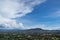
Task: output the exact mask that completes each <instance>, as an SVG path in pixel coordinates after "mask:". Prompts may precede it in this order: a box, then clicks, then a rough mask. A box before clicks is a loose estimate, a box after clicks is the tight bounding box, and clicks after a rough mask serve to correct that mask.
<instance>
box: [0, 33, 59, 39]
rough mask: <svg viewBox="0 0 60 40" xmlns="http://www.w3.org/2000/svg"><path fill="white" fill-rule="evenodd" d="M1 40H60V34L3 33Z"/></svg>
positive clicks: (0, 34) (0, 35) (0, 36)
mask: <svg viewBox="0 0 60 40" xmlns="http://www.w3.org/2000/svg"><path fill="white" fill-rule="evenodd" d="M0 40H60V35H59V34H49V33H46V34H45V33H41V34H40V33H31V34H29V33H20V32H2V33H0Z"/></svg>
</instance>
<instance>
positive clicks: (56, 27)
mask: <svg viewBox="0 0 60 40" xmlns="http://www.w3.org/2000/svg"><path fill="white" fill-rule="evenodd" d="M31 28H41V29H43V30H60V25H59V24H55V25H46V24H37V25H33V26H30V27H26V29H31Z"/></svg>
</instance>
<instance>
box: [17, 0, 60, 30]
mask: <svg viewBox="0 0 60 40" xmlns="http://www.w3.org/2000/svg"><path fill="white" fill-rule="evenodd" d="M34 8H35V9H34V10H33V11H32V12H31V13H30V14H27V15H26V16H24V17H22V18H21V21H22V22H23V23H24V24H25V25H27V26H31V27H34V26H35V25H39V28H40V25H46V26H45V27H46V29H59V26H60V25H59V24H60V0H46V2H44V3H42V4H40V5H37V6H35V7H34ZM58 11H59V13H58ZM18 19H19V18H18ZM41 28H43V27H41ZM44 29H45V28H44Z"/></svg>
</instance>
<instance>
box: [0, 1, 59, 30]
mask: <svg viewBox="0 0 60 40" xmlns="http://www.w3.org/2000/svg"><path fill="white" fill-rule="evenodd" d="M31 28H42V29H48V30H58V29H60V0H0V29H31Z"/></svg>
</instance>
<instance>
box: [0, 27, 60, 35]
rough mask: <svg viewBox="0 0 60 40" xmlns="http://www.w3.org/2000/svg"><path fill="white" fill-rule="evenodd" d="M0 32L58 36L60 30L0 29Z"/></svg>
mask: <svg viewBox="0 0 60 40" xmlns="http://www.w3.org/2000/svg"><path fill="white" fill-rule="evenodd" d="M0 32H20V33H25V34H31V33H40V34H41V33H45V34H47V33H50V34H60V30H44V29H41V28H34V29H25V30H21V29H11V30H8V29H5V30H3V29H0Z"/></svg>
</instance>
